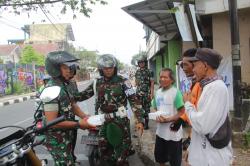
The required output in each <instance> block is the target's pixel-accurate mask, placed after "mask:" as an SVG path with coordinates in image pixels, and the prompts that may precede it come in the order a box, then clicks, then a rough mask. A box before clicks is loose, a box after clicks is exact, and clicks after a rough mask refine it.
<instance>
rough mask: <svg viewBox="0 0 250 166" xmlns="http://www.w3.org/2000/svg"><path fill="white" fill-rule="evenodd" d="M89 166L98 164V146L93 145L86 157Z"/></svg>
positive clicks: (98, 165)
mask: <svg viewBox="0 0 250 166" xmlns="http://www.w3.org/2000/svg"><path fill="white" fill-rule="evenodd" d="M88 160H89V165H90V166H100V164H101V163H100V156H99V153H98V148H97V147H95V148H94V149H93V151H92V152H91V154H90V155H89V157H88Z"/></svg>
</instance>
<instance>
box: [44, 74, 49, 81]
mask: <svg viewBox="0 0 250 166" xmlns="http://www.w3.org/2000/svg"><path fill="white" fill-rule="evenodd" d="M50 78H51V76H50V75H48V74H45V75H44V76H43V81H46V80H49V79H50Z"/></svg>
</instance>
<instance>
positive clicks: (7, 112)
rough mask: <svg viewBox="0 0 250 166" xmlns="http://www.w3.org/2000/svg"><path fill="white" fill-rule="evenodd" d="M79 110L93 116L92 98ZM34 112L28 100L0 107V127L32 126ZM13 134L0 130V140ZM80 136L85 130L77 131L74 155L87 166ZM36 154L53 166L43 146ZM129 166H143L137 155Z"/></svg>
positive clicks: (33, 104)
mask: <svg viewBox="0 0 250 166" xmlns="http://www.w3.org/2000/svg"><path fill="white" fill-rule="evenodd" d="M87 84H88V82H83V83H80V84H79V85H78V87H79V90H83V89H84V88H86V86H87ZM78 104H79V106H80V107H81V109H82V110H83V111H84V112H86V113H88V114H93V112H94V97H92V98H90V99H89V100H86V101H84V102H81V103H78ZM34 110H35V101H34V100H28V101H25V102H22V103H16V104H12V105H8V106H4V107H0V127H3V126H7V125H15V126H20V127H28V126H30V125H31V124H32V121H33V114H34ZM12 132H14V130H13V129H12V130H10V129H2V130H0V139H1V138H3V137H5V136H7V135H8V134H10V133H12ZM82 135H87V131H86V130H80V129H79V130H78V138H77V146H76V149H75V153H76V155H77V159H78V160H79V161H80V163H81V164H80V165H84V166H88V165H89V164H88V160H87V159H88V158H87V156H86V154H87V151H86V148H85V145H84V144H81V143H80V139H81V136H82ZM35 151H36V154H37V155H38V157H39V158H40V159H48V160H49V164H48V165H51V166H52V165H53V161H52V158H51V156H50V154H49V153H48V151H47V150H46V148H45V147H44V146H41V145H39V146H37V147H36V148H35ZM130 165H136V166H140V165H143V164H142V162H141V161H140V159H139V158H138V156H137V155H134V156H131V158H130Z"/></svg>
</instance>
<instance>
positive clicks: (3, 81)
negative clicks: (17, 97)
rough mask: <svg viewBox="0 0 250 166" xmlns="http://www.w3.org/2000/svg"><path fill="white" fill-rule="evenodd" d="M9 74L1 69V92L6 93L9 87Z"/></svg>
mask: <svg viewBox="0 0 250 166" xmlns="http://www.w3.org/2000/svg"><path fill="white" fill-rule="evenodd" d="M6 82H7V74H6V72H5V71H4V70H0V94H5V89H6V87H7V83H6Z"/></svg>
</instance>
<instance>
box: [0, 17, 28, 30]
mask: <svg viewBox="0 0 250 166" xmlns="http://www.w3.org/2000/svg"><path fill="white" fill-rule="evenodd" d="M0 22H1V23H2V24H4V25H7V26H9V27H11V28H14V29H17V30H20V31H23V30H22V29H21V28H18V27H16V26H14V25H11V24H9V23H7V22H5V21H3V20H0Z"/></svg>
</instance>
